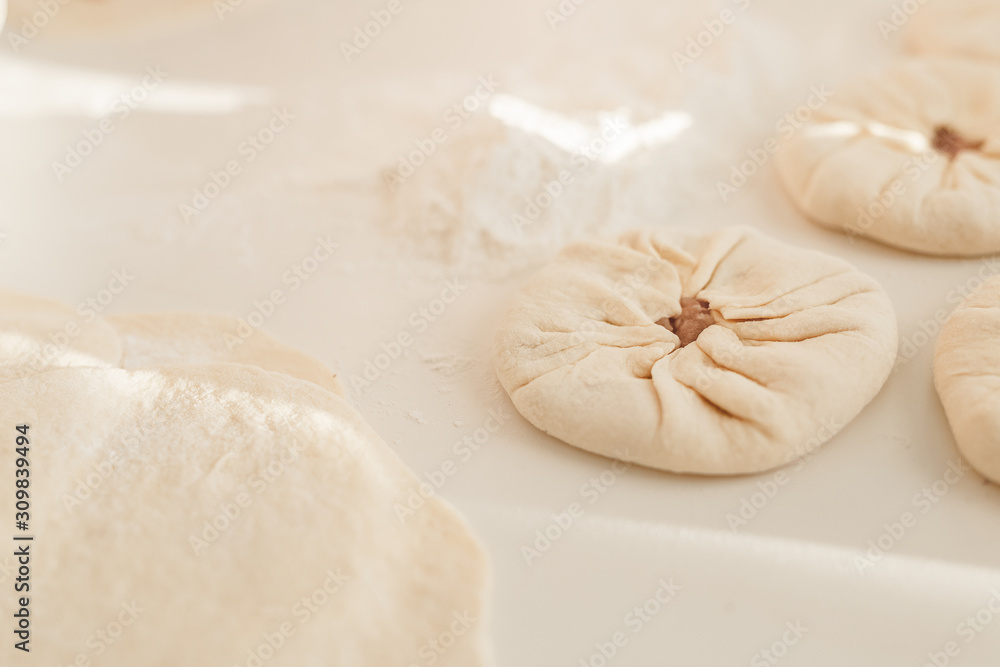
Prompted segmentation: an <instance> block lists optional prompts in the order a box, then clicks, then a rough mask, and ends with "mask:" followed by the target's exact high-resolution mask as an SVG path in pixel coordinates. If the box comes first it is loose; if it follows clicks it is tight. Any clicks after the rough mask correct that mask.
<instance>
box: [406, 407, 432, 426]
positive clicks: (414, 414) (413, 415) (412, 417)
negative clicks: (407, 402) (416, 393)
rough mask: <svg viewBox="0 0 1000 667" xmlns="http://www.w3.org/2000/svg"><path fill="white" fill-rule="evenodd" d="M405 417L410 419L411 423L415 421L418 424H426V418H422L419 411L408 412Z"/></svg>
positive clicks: (421, 413)
mask: <svg viewBox="0 0 1000 667" xmlns="http://www.w3.org/2000/svg"><path fill="white" fill-rule="evenodd" d="M406 416H407V417H409V418H410V420H411V421H415V422H416V423H418V424H421V425H423V424H428V423H430V422H428V421H427V418H426V417H424V413H423V412H421V411H420V410H408V411H407V412H406Z"/></svg>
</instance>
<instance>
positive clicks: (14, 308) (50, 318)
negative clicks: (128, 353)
mask: <svg viewBox="0 0 1000 667" xmlns="http://www.w3.org/2000/svg"><path fill="white" fill-rule="evenodd" d="M121 357H122V343H121V340H120V339H119V338H118V334H117V333H115V330H114V328H112V327H111V326H110V325H109V324H108V323H107V322H106V321H104V320H103V319H101V318H100V317H97V318H96V319H92V320H91V319H90V318H89V315H86V316H82V315H79V314H78V313H77V312H76V311H74V310H73V309H72V308H71V307H69V306H67V305H66V304H63V303H60V302H58V301H51V300H49V299H40V298H38V297H34V296H27V295H24V294H17V293H16V292H8V291H6V290H0V383H2V382H6V381H8V380H13V379H15V378H19V377H24V376H27V375H31V374H33V373H40V372H42V371H45V370H49V369H52V368H61V367H66V366H103V367H109V368H110V367H116V366H118V363H119V361H120V360H121Z"/></svg>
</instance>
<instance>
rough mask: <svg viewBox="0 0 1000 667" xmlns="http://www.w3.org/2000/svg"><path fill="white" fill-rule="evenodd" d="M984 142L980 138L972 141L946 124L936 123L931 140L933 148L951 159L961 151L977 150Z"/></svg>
mask: <svg viewBox="0 0 1000 667" xmlns="http://www.w3.org/2000/svg"><path fill="white" fill-rule="evenodd" d="M985 143H986V142H985V141H982V140H980V141H973V140H971V139H967V138H966V137H963V136H962V135H961V134H959V133H958V132H956V131H955V130H954V129H953V128H951V127H949V126H947V125H938V126H937V127H936V128H934V140H933V142H932V145H933V146H934V150H936V151H938V152H939V153H944V154H945V155H947V156H948V157H949V158H952V159H954V158H955V156H956V155H958V154H959V153H961V152H962V151H978V150H979V149H981V148H982V147H983V144H985Z"/></svg>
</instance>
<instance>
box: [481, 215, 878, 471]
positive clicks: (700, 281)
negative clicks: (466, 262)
mask: <svg viewBox="0 0 1000 667" xmlns="http://www.w3.org/2000/svg"><path fill="white" fill-rule="evenodd" d="M896 345H897V334H896V320H895V316H894V314H893V310H892V305H891V304H890V302H889V299H888V297H887V296H886V294H885V293H884V292H883V291H882V289H881V287H879V285H878V284H877V283H876V282H875V281H874V280H872V279H871V278H869V277H868V276H866V275H864V274H862V273H860V272H859V271H857V270H856V269H855V268H853V267H852V266H851V265H849V264H848V263H847V262H844V261H843V260H840V259H837V258H834V257H830V256H828V255H824V254H821V253H817V252H813V251H809V250H802V249H798V248H793V247H791V246H788V245H785V244H784V243H780V242H778V241H775V240H772V239H769V238H767V237H765V236H763V235H761V234H760V233H757V232H755V231H753V230H751V229H748V228H741V227H734V228H728V229H725V230H722V231H719V232H715V233H710V234H704V235H700V234H697V233H693V232H690V231H683V230H679V229H669V228H660V229H640V230H635V231H631V232H628V233H626V234H624V235H622V236H621V237H620V238H619V239H618V240H617V241H616V242H609V243H600V242H585V243H574V244H571V245H569V246H567V247H566V248H565V249H564V250H563V251H562V252H561V253H560V254H559V255H558V256H557V257H556V259H555V260H554V261H553V262H552V263H551V264H550V265H548V266H547V267H545V268H544V269H543V270H542V271H541V272H539V273H538V274H537V275H536V276H534V277H533V278H532V279H531V280H530V281H529V282H528V284H527V285H526V286H525V287H524V288H523V290H522V291H521V292H520V294H519V295H518V296H517V297H516V298H515V299H514V301H513V303H512V305H511V306H510V309H509V311H508V312H507V314H506V316H505V317H504V319H503V321H502V323H501V324H500V327H499V330H498V332H497V335H496V340H495V345H494V362H495V366H496V370H497V375H498V377H499V379H500V382H501V383H502V384H503V386H504V388H505V389H506V390H507V392H508V394H510V397H511V399H512V400H513V402H514V405H515V406H516V407H517V409H518V410H519V411H520V412H521V414H522V415H524V417H525V418H527V419H528V421H530V422H531V423H533V424H534V425H535V426H537V427H538V428H540V429H541V430H543V431H545V432H546V433H549V434H551V435H553V436H555V437H557V438H560V439H562V440H564V441H566V442H567V443H569V444H571V445H574V446H576V447H580V448H581V449H585V450H588V451H591V452H595V453H598V454H603V455H605V456H609V457H614V458H620V459H625V460H628V461H633V462H636V463H639V464H642V465H645V466H649V467H652V468H659V469H663V470H670V471H676V472H690V473H704V474H737V473H752V472H757V471H763V470H767V469H769V468H773V467H776V466H780V465H782V464H784V463H786V462H788V461H790V460H792V459H794V458H796V457H799V456H802V455H804V454H806V453H808V452H809V451H811V449H813V448H814V447H815V446H817V445H818V444H819V443H820V442H823V441H825V440H827V439H829V437H831V436H832V435H833V434H834V433H836V432H837V431H838V430H839V428H841V427H842V426H843V425H844V424H846V423H847V422H849V421H850V420H851V419H853V418H854V417H855V415H857V414H858V412H860V410H861V409H862V408H863V407H864V406H865V405H866V404H867V403H868V402H869V401H870V400H871V399H872V398H873V397H874V396H875V395H876V394H877V393H878V391H879V389H880V388H881V386H882V384H883V383H884V382H885V380H886V378H887V377H888V374H889V372H890V370H891V368H892V365H893V362H894V359H895V354H896Z"/></svg>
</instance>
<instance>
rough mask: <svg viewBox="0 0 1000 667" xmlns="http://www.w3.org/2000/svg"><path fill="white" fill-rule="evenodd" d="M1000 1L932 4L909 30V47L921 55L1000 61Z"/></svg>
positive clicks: (938, 0)
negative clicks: (945, 55) (999, 36)
mask: <svg viewBox="0 0 1000 667" xmlns="http://www.w3.org/2000/svg"><path fill="white" fill-rule="evenodd" d="M998 35H1000V1H998V0H931V1H930V2H926V4H924V5H923V6H922V7H921V8H920V9H919V10H918V11H917V13H916V14H914V16H913V18H911V19H910V23H909V26H908V27H907V29H906V46H907V48H908V49H909V50H910V51H913V52H914V53H921V54H935V53H938V54H951V55H957V56H969V57H973V58H989V59H993V60H1000V38H998Z"/></svg>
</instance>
